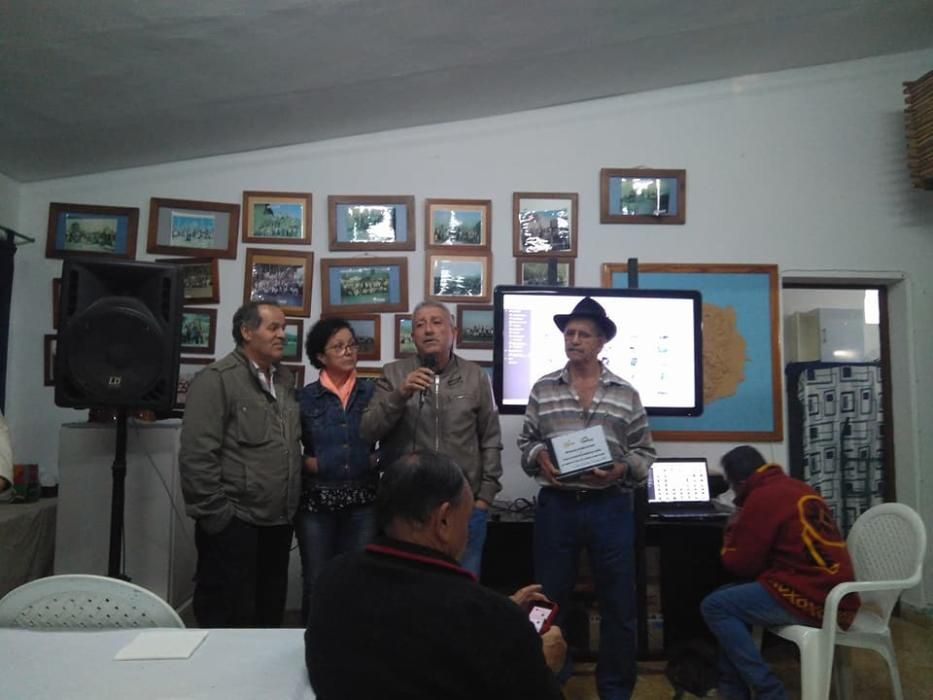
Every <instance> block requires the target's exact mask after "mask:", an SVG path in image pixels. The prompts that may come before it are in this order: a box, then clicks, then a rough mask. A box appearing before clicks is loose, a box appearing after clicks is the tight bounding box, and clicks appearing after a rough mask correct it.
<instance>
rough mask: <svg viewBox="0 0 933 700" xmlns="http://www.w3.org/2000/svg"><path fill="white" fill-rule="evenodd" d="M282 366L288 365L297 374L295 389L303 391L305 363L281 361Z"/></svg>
mask: <svg viewBox="0 0 933 700" xmlns="http://www.w3.org/2000/svg"><path fill="white" fill-rule="evenodd" d="M281 366H282V367H288V368H289V369H290V370H291V371H292V374H294V375H295V391H301V390H302V389H304V387H305V366H304V365H303V364H292V363H286V362H283V363H281Z"/></svg>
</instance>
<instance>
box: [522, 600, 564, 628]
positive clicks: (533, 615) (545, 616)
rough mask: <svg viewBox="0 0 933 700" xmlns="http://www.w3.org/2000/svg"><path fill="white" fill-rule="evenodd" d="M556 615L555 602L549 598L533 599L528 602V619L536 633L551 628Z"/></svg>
mask: <svg viewBox="0 0 933 700" xmlns="http://www.w3.org/2000/svg"><path fill="white" fill-rule="evenodd" d="M556 615H557V603H552V602H551V601H549V600H533V601H531V603H529V604H528V619H529V621H531V624H532V625H533V626H534V628H535V630H537V632H538V634H544V633H545V632H547V631H548V630H549V629H550V628H551V623H552V622H554V617H555V616H556Z"/></svg>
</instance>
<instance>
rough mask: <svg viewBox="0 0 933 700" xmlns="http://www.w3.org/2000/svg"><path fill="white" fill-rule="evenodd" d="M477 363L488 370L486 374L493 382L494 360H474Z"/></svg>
mask: <svg viewBox="0 0 933 700" xmlns="http://www.w3.org/2000/svg"><path fill="white" fill-rule="evenodd" d="M473 362H475V363H476V364H478V365H479V366H480V367H482V368H483V370H484V371H485V372H486V376H487V377H489V381H490V383H491V382H492V367H493V365H492V360H473Z"/></svg>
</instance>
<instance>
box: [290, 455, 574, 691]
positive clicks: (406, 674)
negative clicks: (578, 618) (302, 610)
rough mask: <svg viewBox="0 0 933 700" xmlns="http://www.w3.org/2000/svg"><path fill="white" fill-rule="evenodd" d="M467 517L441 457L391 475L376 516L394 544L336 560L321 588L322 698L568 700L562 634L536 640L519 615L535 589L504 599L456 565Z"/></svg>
mask: <svg viewBox="0 0 933 700" xmlns="http://www.w3.org/2000/svg"><path fill="white" fill-rule="evenodd" d="M472 510H473V492H472V491H471V489H470V486H469V483H468V482H467V481H466V479H465V478H464V476H463V472H462V471H461V470H460V468H459V467H458V466H457V465H456V464H454V463H453V462H452V461H451V460H450V459H448V458H446V457H444V456H442V455H438V454H436V453H425V454H410V455H406V456H404V457H402V458H401V459H399V460H398V461H396V462H395V463H394V464H393V465H392V466H390V467H389V468H388V469H387V470H386V472H385V473H384V475H383V477H382V481H381V483H380V485H379V495H378V497H377V500H376V514H377V519H378V522H379V526H380V528H381V530H382V531H383V532H384V533H385V534H386V535H387V537H385V538H382V539H380V540H377V542H376V543H375V544H371V545H369V547H367V548H366V551H364V552H361V553H351V554H346V555H342V556H340V557H337V558H336V559H334V560H332V561H331V562H330V563H329V564H328V566H327V568H325V569H324V571H323V572H322V574H321V576H320V578H319V579H318V581H317V583H316V585H315V589H314V593H313V596H312V599H311V611H310V615H309V617H308V630H307V632H306V633H305V655H306V660H307V664H308V675H309V676H310V679H311V685H312V687H313V688H314V692H315V693H316V695H317V697H318V698H319V700H357V699H359V700H362V699H364V698H365V699H367V700H368V699H369V698H377V697H378V698H383V699H385V700H391V699H392V698H399V699H401V698H444V699H445V700H455V699H457V698H463V699H464V700H466V699H467V698H470V699H473V698H509V699H510V700H517V699H519V698H528V700H548V698H561V697H562V695H561V691H560V687H559V685H558V683H557V681H556V679H555V677H554V673H553V672H552V669H553V670H556V669H559V668H560V667H561V665H562V664H563V661H564V655H565V653H566V644H565V643H564V641H563V637H562V636H561V633H560V630H559V629H558V628H557V627H552V628H551V629H550V630H548V631H547V632H546V633H545V634H544V635H538V633H537V632H536V631H535V629H534V627H532V625H531V622H529V620H528V617H527V614H526V613H525V611H524V609H523V607H522V604H523V603H525V602H527V601H528V599H531V598H535V597H543V596H541V594H540V593H538V592H537V591H538V588H539V587H537V586H529V587H528V588H524V589H522V590H521V591H519V592H518V593H516V594H515V595H514V596H512V598H511V599H509V598H507V597H505V596H503V595H500V594H498V593H495V592H493V591H491V590H489V589H487V588H483V587H482V586H480V585H479V584H478V583H477V582H476V579H475V578H474V576H473V575H472V574H471V573H470V572H469V571H466V570H465V569H463V568H461V567H460V565H459V564H458V563H457V561H458V558H459V557H460V555H461V554H462V553H463V549H464V547H465V546H466V541H467V526H468V523H469V520H470V514H471V512H472Z"/></svg>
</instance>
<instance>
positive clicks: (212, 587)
mask: <svg viewBox="0 0 933 700" xmlns="http://www.w3.org/2000/svg"><path fill="white" fill-rule="evenodd" d="M194 539H195V544H196V545H197V548H198V568H197V574H196V577H195V587H194V617H195V619H196V620H197V621H198V625H199V626H201V627H281V625H282V614H283V613H284V611H285V596H286V593H287V592H288V558H289V550H290V548H291V543H292V526H291V525H273V526H268V527H260V526H257V525H250V524H249V523H246V522H243V521H242V520H239V519H238V518H233V520H231V521H230V523H229V524H228V525H227V527H225V528H224V529H223V530H221V531H220V532H218V533H216V534H213V535H211V534H208V533H207V532H205V531H204V530H203V529H202V528H201V525H200V523H198V524H197V526H196V528H195V537H194Z"/></svg>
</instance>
